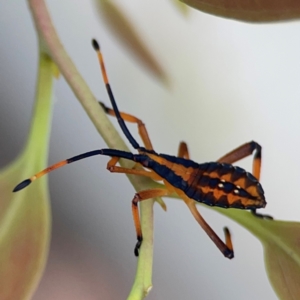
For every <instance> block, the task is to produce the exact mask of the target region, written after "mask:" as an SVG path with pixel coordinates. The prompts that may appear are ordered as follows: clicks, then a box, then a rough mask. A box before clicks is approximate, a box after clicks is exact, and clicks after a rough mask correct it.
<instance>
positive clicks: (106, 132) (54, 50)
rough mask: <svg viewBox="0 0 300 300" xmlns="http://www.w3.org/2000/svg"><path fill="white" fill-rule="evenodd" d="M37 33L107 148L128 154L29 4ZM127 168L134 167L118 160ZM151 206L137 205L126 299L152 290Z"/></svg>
mask: <svg viewBox="0 0 300 300" xmlns="http://www.w3.org/2000/svg"><path fill="white" fill-rule="evenodd" d="M28 3H29V6H30V9H31V12H32V16H33V19H34V22H35V26H36V29H37V32H38V34H39V36H40V38H41V40H42V41H43V44H44V46H45V51H46V52H47V53H48V55H50V56H51V58H52V59H53V61H54V62H55V63H56V65H57V66H58V68H59V70H60V72H61V74H62V75H63V76H64V78H65V79H66V81H67V82H68V84H69V86H70V88H71V89H72V90H73V92H74V94H75V95H76V97H77V99H78V100H79V102H80V103H81V105H82V107H83V108H84V110H85V111H86V113H87V114H88V116H89V118H90V119H91V121H92V122H93V124H94V125H95V127H96V129H97V130H98V132H99V133H100V135H101V136H102V137H103V139H104V141H105V142H106V144H107V145H108V146H109V147H110V148H114V149H120V150H125V151H129V150H128V148H127V147H126V145H125V143H124V141H123V140H122V139H121V137H120V135H119V134H118V132H117V131H116V129H115V128H114V127H113V125H112V124H111V122H110V121H109V119H108V118H107V116H106V114H105V113H104V111H103V110H102V109H101V107H100V105H99V104H98V102H97V100H96V98H95V97H94V95H93V94H92V92H91V91H90V89H89V87H88V85H87V84H86V82H85V81H84V79H83V78H82V76H81V75H80V74H79V72H78V70H77V68H76V66H75V65H74V63H73V62H72V60H71V59H70V57H69V56H68V54H67V52H66V51H65V49H64V47H63V45H62V43H61V42H60V40H59V37H58V35H57V33H56V31H55V28H54V26H53V24H52V21H51V18H50V16H49V13H48V10H47V7H46V5H45V3H44V1H43V0H28ZM121 164H122V165H123V166H124V167H126V168H132V166H133V163H132V162H129V161H124V160H121ZM128 177H129V180H130V181H131V183H132V185H133V186H134V188H135V189H136V190H142V189H147V188H149V183H150V184H151V180H150V179H147V178H142V177H138V176H128ZM153 203H154V200H153V199H152V200H149V201H144V202H143V203H141V204H140V216H141V226H142V231H143V243H142V246H141V249H140V256H139V258H138V266H137V273H136V278H135V282H134V284H133V287H132V290H131V293H130V295H129V298H128V299H142V298H143V297H144V296H145V295H147V293H148V291H149V290H150V289H151V287H152V280H151V278H152V264H153V263H152V262H153Z"/></svg>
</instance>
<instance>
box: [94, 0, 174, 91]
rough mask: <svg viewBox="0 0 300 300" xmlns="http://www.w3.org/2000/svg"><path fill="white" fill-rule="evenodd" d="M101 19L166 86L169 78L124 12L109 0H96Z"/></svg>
mask: <svg viewBox="0 0 300 300" xmlns="http://www.w3.org/2000/svg"><path fill="white" fill-rule="evenodd" d="M95 2H96V5H97V8H98V12H99V15H100V18H101V20H103V21H104V22H105V23H106V25H107V26H108V28H109V29H110V30H111V31H112V33H113V34H114V35H115V36H116V37H117V38H118V40H119V41H120V42H121V43H122V44H123V45H125V47H126V48H127V49H129V50H130V52H131V53H132V54H133V55H134V56H135V57H137V58H138V60H139V61H140V62H141V63H142V65H143V66H144V67H145V68H146V69H147V71H149V72H150V73H152V74H153V75H154V76H155V78H157V79H159V80H160V81H161V82H163V83H164V84H165V85H167V86H168V84H169V79H168V76H167V73H166V72H165V71H164V70H163V68H162V66H161V65H160V63H159V62H158V61H157V59H156V58H155V56H154V55H152V53H151V51H150V50H149V49H148V47H147V46H146V44H145V43H144V41H143V39H142V38H141V37H140V35H139V34H138V33H137V31H136V29H135V27H136V26H134V25H133V24H132V22H131V21H130V19H129V18H128V17H127V16H126V15H125V13H124V12H123V11H122V10H121V9H120V8H119V7H118V6H117V5H116V4H114V2H113V1H111V0H96V1H95Z"/></svg>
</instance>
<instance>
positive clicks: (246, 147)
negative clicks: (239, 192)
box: [217, 141, 273, 220]
mask: <svg viewBox="0 0 300 300" xmlns="http://www.w3.org/2000/svg"><path fill="white" fill-rule="evenodd" d="M254 151H255V154H254V156H253V164H252V174H253V176H254V177H255V178H256V179H257V180H258V181H259V179H260V169H261V157H262V148H261V146H260V145H259V144H258V143H256V142H254V141H251V142H249V143H246V144H243V145H241V146H240V147H238V148H236V149H234V150H232V151H231V152H229V153H227V154H226V155H224V156H222V157H221V158H219V159H218V160H217V162H220V163H227V164H233V163H235V162H237V161H238V160H240V159H242V158H245V157H247V156H249V155H251V154H252V153H253V152H254ZM251 212H252V214H253V215H254V216H256V217H258V218H263V219H268V220H272V219H273V217H272V216H269V215H264V214H260V213H257V212H256V209H251Z"/></svg>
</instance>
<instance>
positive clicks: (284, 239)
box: [217, 209, 300, 300]
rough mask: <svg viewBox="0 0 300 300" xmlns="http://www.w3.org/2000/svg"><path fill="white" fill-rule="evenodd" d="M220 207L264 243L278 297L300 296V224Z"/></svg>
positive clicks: (221, 211)
mask: <svg viewBox="0 0 300 300" xmlns="http://www.w3.org/2000/svg"><path fill="white" fill-rule="evenodd" d="M217 210H218V211H219V212H220V213H222V214H224V215H226V216H228V217H230V218H231V219H233V220H235V221H236V222H238V223H239V224H241V225H242V226H244V227H245V228H247V229H248V230H249V231H251V232H252V233H253V234H254V235H255V236H256V237H257V238H258V239H259V240H260V241H261V242H262V244H263V246H264V255H265V265H266V271H267V274H268V277H269V280H270V282H271V284H272V286H273V288H274V290H275V292H276V293H277V295H278V297H279V298H280V299H287V300H290V299H295V300H296V299H300V223H299V222H287V221H277V220H266V219H260V218H257V217H254V216H253V215H252V214H251V213H249V212H246V211H237V210H231V209H229V210H224V209H223V210H222V209H217Z"/></svg>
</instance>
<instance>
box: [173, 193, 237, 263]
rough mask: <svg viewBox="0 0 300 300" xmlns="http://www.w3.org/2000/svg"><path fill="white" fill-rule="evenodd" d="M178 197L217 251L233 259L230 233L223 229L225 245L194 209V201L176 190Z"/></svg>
mask: <svg viewBox="0 0 300 300" xmlns="http://www.w3.org/2000/svg"><path fill="white" fill-rule="evenodd" d="M176 192H178V195H179V196H180V197H182V199H183V200H184V202H185V203H186V205H187V206H188V208H189V209H190V211H191V213H192V215H193V216H194V218H195V219H196V221H197V222H198V223H199V225H200V226H201V227H202V228H203V230H204V231H205V232H206V234H207V235H208V236H209V237H210V239H211V240H212V241H213V242H214V243H215V245H216V246H217V247H218V248H219V250H220V251H221V252H222V253H223V255H224V256H225V257H227V258H229V259H231V258H233V257H234V252H233V247H232V242H231V235H230V231H229V230H228V228H227V227H225V228H224V233H225V243H224V242H223V241H222V240H221V239H220V238H219V237H218V235H217V234H216V233H215V232H214V231H213V229H212V228H211V227H210V226H209V225H208V224H207V223H206V221H205V220H204V219H203V217H202V216H201V215H200V213H199V211H198V210H197V208H196V205H195V201H194V200H192V199H190V198H188V197H187V196H186V195H185V194H184V193H182V192H181V191H180V190H177V189H176Z"/></svg>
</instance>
